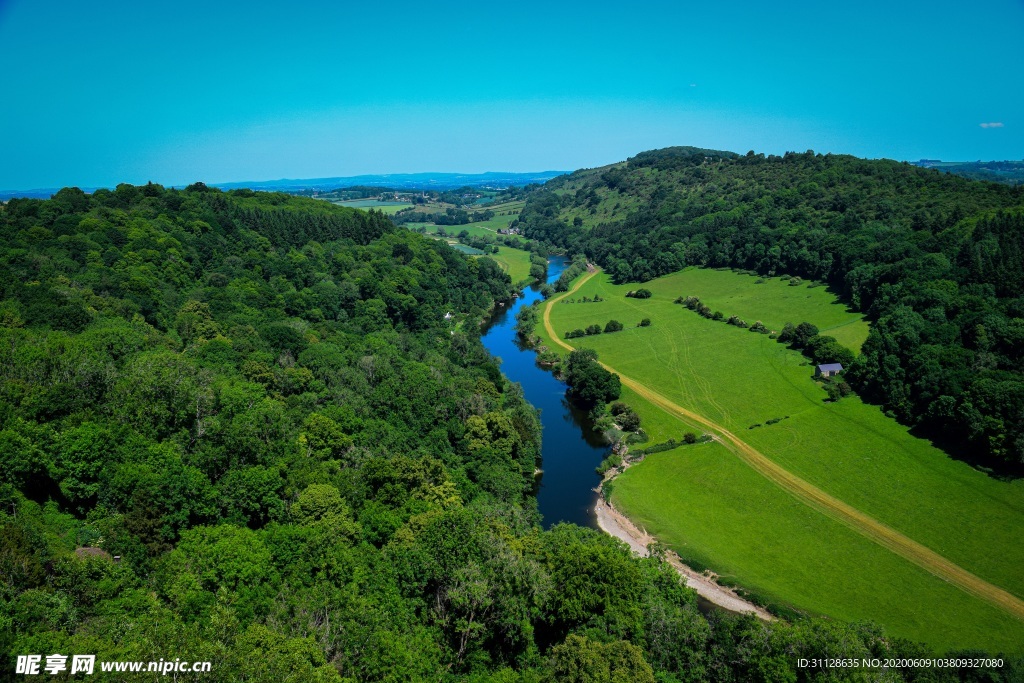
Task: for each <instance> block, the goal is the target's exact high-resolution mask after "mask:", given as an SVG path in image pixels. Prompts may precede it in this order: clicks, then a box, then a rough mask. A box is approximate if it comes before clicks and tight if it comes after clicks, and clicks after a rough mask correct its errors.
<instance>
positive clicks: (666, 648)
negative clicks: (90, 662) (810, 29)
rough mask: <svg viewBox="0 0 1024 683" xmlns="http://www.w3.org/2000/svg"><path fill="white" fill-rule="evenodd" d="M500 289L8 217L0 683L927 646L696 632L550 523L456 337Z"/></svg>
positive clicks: (659, 586) (292, 676)
mask: <svg viewBox="0 0 1024 683" xmlns="http://www.w3.org/2000/svg"><path fill="white" fill-rule="evenodd" d="M553 196H554V195H551V194H547V195H544V197H543V198H542V199H541V200H540V203H539V204H538V203H535V204H534V208H535V209H536V207H537V206H543V205H544V202H550V201H552V200H551V197H553ZM557 201H560V200H557ZM993 220H995V219H993ZM986 225H988V224H986ZM993 225H995V224H994V223H993ZM1000 225H1001V224H1000ZM991 229H992V230H996V228H991ZM994 234H995V233H994ZM552 237H553V238H554V236H552ZM602 257H603V255H602ZM511 293H512V288H511V282H510V281H509V278H508V276H507V275H505V274H504V273H502V272H501V270H500V269H499V268H498V266H497V265H496V264H495V263H494V262H493V261H491V260H489V259H475V260H474V259H468V258H466V257H464V256H463V255H461V254H459V253H458V252H456V251H454V250H453V249H451V248H450V247H448V245H446V244H444V243H443V242H441V241H437V240H431V239H427V238H424V237H422V236H420V235H417V234H414V233H412V232H410V231H406V230H400V229H396V228H395V227H394V226H393V225H392V223H391V222H390V221H389V220H388V219H387V218H386V217H385V216H383V215H381V214H379V213H375V212H372V211H371V212H368V213H364V212H359V211H355V210H351V209H345V208H340V207H336V206H332V205H330V204H328V203H326V202H318V201H313V200H310V199H303V198H295V197H288V196H286V195H282V194H268V193H253V192H250V191H246V190H235V191H231V192H227V193H223V192H220V191H217V190H213V189H210V188H207V187H205V186H203V185H201V184H196V185H192V186H190V187H188V188H187V189H185V190H183V191H177V190H166V189H164V188H162V187H160V186H158V185H152V184H150V185H146V186H141V187H133V186H130V185H120V186H118V187H117V189H116V190H114V191H105V190H100V191H97V192H96V193H94V194H93V195H86V194H84V193H82V192H81V191H79V190H77V189H73V188H70V189H64V190H61V191H60V192H58V193H57V194H56V195H55V196H54V197H53V198H52V199H50V200H45V201H42V200H12V201H10V202H9V203H7V204H6V205H5V206H3V207H2V208H0V654H2V655H3V659H4V661H3V669H2V673H0V679H3V680H7V679H9V678H13V677H14V675H13V673H12V672H13V671H14V667H13V661H14V657H15V655H18V654H33V653H34V654H42V655H44V656H45V655H48V654H50V653H64V654H69V653H71V654H96V655H97V656H98V659H99V660H107V661H111V660H153V661H156V660H158V659H161V658H181V659H184V660H192V661H195V660H208V661H211V662H212V671H211V672H210V673H203V674H194V675H192V674H184V675H182V674H178V675H176V680H202V681H240V680H248V681H275V682H277V681H342V680H345V681H420V680H432V681H446V680H452V681H454V680H466V681H505V682H512V681H524V682H525V681H593V682H601V681H617V682H618V681H622V682H625V681H630V682H632V681H639V682H643V681H655V680H657V681H661V682H663V683H672V682H674V681H778V680H791V681H796V680H845V679H851V680H853V679H857V680H859V677H860V676H861V675H863V671H861V673H858V672H857V670H850V669H842V670H835V669H834V670H832V671H831V672H829V671H822V670H821V669H809V668H798V665H797V661H798V658H800V657H804V658H812V659H813V658H817V657H856V658H863V657H879V658H884V657H911V656H922V655H926V654H928V651H927V649H926V648H925V647H923V646H920V645H917V644H914V643H909V642H905V641H900V640H895V639H890V638H887V637H886V636H885V635H884V634H883V633H882V632H881V631H880V629H879V628H877V627H875V626H873V625H870V624H854V625H847V624H843V623H839V622H835V621H831V620H825V619H808V620H803V621H799V622H796V623H788V622H785V621H775V622H772V623H763V622H760V621H757V620H756V619H754V618H753V617H749V616H748V617H739V616H730V615H726V614H724V613H713V614H711V615H708V616H705V615H703V614H702V613H701V612H700V611H698V609H697V604H696V599H695V594H694V593H693V592H692V591H690V590H689V589H687V588H685V587H684V586H683V585H682V584H681V582H680V579H679V577H678V575H677V574H676V573H675V572H674V571H673V570H671V569H670V568H669V567H668V566H667V565H666V564H664V563H662V562H660V561H659V560H658V559H657V558H653V559H643V560H641V559H637V558H634V557H633V556H631V555H630V553H629V551H628V550H627V549H626V547H625V546H624V545H623V544H621V543H619V542H618V541H616V540H614V539H612V538H610V537H607V536H604V535H602V534H599V533H597V532H595V531H592V530H589V529H582V528H579V527H574V526H570V525H559V526H556V527H555V528H553V529H551V530H550V531H543V530H542V529H541V527H540V524H539V518H538V514H537V511H536V504H535V499H534V497H533V495H532V489H533V485H534V479H533V477H534V471H535V468H536V467H537V466H538V464H539V463H538V458H539V442H540V429H539V423H538V420H537V415H536V413H535V411H534V410H533V409H532V408H531V407H530V406H529V405H528V404H527V403H526V402H525V401H524V400H523V397H522V394H521V391H520V389H519V387H518V385H513V384H510V383H509V382H507V381H506V380H505V379H504V378H503V377H502V375H501V374H500V372H499V369H498V365H497V362H496V361H495V359H493V358H491V357H490V356H489V355H488V354H487V352H486V351H485V349H484V348H483V346H482V345H481V344H480V341H479V336H478V332H477V330H478V323H479V321H480V319H481V318H482V316H484V315H486V314H487V312H488V311H489V310H490V308H491V306H492V305H493V303H494V302H495V301H497V300H502V299H506V298H508V297H509V296H510V295H511ZM447 313H452V314H453V315H452V316H451V317H450V318H449V316H447V315H446V314H447ZM908 315H909V314H908ZM988 334H989V335H990V337H989V338H990V340H991V344H992V345H993V348H995V345H997V344H999V343H1001V337H999V333H998V332H997V331H996V330H995V329H993V330H992V331H991V332H989V333H988ZM993 353H995V352H993ZM1021 666H1022V664H1021V662H1020V661H1019V660H1013V659H1008V660H1007V661H1006V663H1005V666H1004V667H1003V668H1001V669H998V670H990V671H976V670H973V669H941V670H939V669H935V670H933V669H911V668H907V669H892V670H890V671H889V672H888V674H887V676H888V678H887V680H894V681H895V680H908V681H917V680H927V681H945V680H1016V678H1015V677H1018V676H1019V675H1020V671H1021ZM96 675H97V679H99V680H104V679H105V676H104V675H103V674H101V673H99V672H98V671H97V674H96ZM190 676H191V677H190ZM17 678H18V679H20V676H19V677H17ZM109 680H119V679H114V678H110V679H109ZM128 680H135V679H133V678H130V677H129V679H128Z"/></svg>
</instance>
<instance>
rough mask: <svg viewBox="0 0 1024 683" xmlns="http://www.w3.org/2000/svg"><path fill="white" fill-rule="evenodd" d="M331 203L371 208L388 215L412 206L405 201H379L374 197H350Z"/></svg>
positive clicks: (357, 207) (356, 207) (353, 207)
mask: <svg viewBox="0 0 1024 683" xmlns="http://www.w3.org/2000/svg"><path fill="white" fill-rule="evenodd" d="M333 203H334V204H337V205H338V206H347V207H349V208H352V209H363V210H369V209H373V210H374V211H382V212H384V213H385V214H387V215H388V216H393V215H395V214H396V213H398V212H399V211H401V210H402V209H408V208H409V207H410V206H412V204H408V203H405V202H380V201H377V200H376V199H350V200H345V201H337V202H333Z"/></svg>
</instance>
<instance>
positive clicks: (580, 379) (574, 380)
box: [565, 349, 621, 406]
mask: <svg viewBox="0 0 1024 683" xmlns="http://www.w3.org/2000/svg"><path fill="white" fill-rule="evenodd" d="M565 380H566V382H567V383H568V384H569V387H570V390H571V392H572V398H573V400H575V401H577V402H578V403H580V404H581V405H584V406H594V405H597V404H599V403H608V402H609V401H614V400H615V399H617V398H618V397H619V392H620V390H621V389H620V382H619V376H618V375H615V374H612V373H611V372H608V371H607V370H605V369H604V368H603V367H601V366H600V364H598V362H597V352H596V351H593V350H591V349H582V350H577V351H573V352H571V353H570V354H569V357H568V359H567V360H566V364H565Z"/></svg>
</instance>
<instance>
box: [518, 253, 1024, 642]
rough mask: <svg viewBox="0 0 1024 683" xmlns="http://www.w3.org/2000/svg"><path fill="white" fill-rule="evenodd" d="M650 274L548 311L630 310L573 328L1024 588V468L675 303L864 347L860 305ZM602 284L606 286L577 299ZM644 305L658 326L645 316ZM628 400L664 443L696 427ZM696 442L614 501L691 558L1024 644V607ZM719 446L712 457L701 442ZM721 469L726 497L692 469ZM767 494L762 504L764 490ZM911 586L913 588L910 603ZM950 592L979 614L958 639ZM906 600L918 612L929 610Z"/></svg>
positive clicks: (983, 638)
mask: <svg viewBox="0 0 1024 683" xmlns="http://www.w3.org/2000/svg"><path fill="white" fill-rule="evenodd" d="M643 286H644V287H646V288H647V289H650V290H651V291H652V292H653V297H652V298H650V299H632V298H626V297H625V296H624V295H625V293H626V292H627V291H628V290H630V289H636V288H638V287H639V285H636V284H632V285H628V286H615V285H612V284H611V283H610V281H609V279H608V277H607V276H605V275H603V274H602V275H599V276H597V277H594V278H592V279H591V280H590V281H588V282H587V283H586V284H585V285H584V286H583V287H582V288H581V289H580V290H578V291H577V292H574V293H573V294H572V295H570V296H569V297H568V300H572V299H575V300H576V303H554V304H552V305H551V306H552V312H551V320H552V324H553V327H554V329H555V331H556V332H557V333H558V334H560V335H563V334H564V332H565V331H567V330H573V329H577V328H585V327H587V326H588V325H591V324H594V323H597V324H600V325H602V326H604V324H605V323H606V322H607V321H608V320H611V319H615V320H619V321H620V322H622V323H623V324H624V325H625V328H626V329H624V330H623V331H621V332H617V333H613V334H601V335H595V336H591V337H584V338H580V339H574V340H572V341H571V342H570V343H571V344H573V345H574V346H582V347H588V348H593V349H595V350H596V351H597V352H598V353H599V355H600V357H601V360H602V361H604V362H606V363H608V364H609V365H610V366H612V367H614V368H615V369H616V370H618V371H619V372H621V373H622V374H624V375H627V376H629V377H632V378H633V379H635V380H638V381H640V382H641V383H643V384H645V385H647V386H649V387H650V388H652V389H654V390H655V391H658V392H659V393H661V394H663V395H664V396H666V397H668V398H669V399H670V400H672V401H675V402H676V403H678V404H679V405H682V406H684V407H686V408H689V409H690V410H693V411H695V412H697V413H699V414H701V415H704V416H705V417H707V418H709V419H711V420H713V421H715V422H717V423H718V424H721V425H722V426H724V427H725V428H727V429H729V430H731V431H732V432H733V433H735V434H737V436H739V437H740V438H742V439H743V440H745V441H746V442H747V443H749V444H750V445H751V446H753V447H754V448H756V449H758V450H759V451H761V452H762V453H763V454H765V455H766V456H767V457H769V458H771V459H772V460H774V461H775V462H777V463H778V464H780V465H782V466H783V467H785V468H786V469H788V470H789V471H790V472H792V473H794V474H796V475H798V476H800V477H802V478H803V479H805V480H807V481H808V482H810V483H812V484H814V485H815V486H817V487H818V488H820V489H822V490H824V491H826V492H828V493H830V494H832V495H833V496H835V497H837V498H839V499H841V500H843V501H845V502H846V503H848V504H851V505H854V506H855V507H857V508H858V509H860V510H861V511H863V512H865V513H867V514H869V515H871V516H872V517H874V518H875V519H877V520H879V521H881V522H884V523H885V524H887V525H889V526H891V527H893V528H894V529H897V530H898V531H900V532H902V533H903V534H905V535H907V536H909V537H911V538H913V539H914V540H916V541H918V542H920V543H922V544H924V545H926V546H928V547H930V548H931V549H933V550H935V551H936V552H938V553H940V554H942V555H943V556H945V557H946V558H948V559H949V560H951V561H953V562H955V563H957V564H959V565H960V566H961V567H963V568H965V569H967V570H968V571H971V572H973V573H975V574H976V575H978V576H979V577H981V578H983V579H985V580H987V581H989V582H991V583H993V584H995V585H998V586H1000V587H1002V588H1004V589H1006V590H1009V591H1010V592H1012V593H1014V594H1016V595H1018V596H1022V595H1024V569H1022V568H1024V545H1022V544H1021V543H1020V539H1021V538H1024V514H1022V513H1024V482H1012V483H1006V482H1001V481H997V480H995V479H992V478H990V477H988V476H986V475H984V474H983V473H981V472H978V471H976V470H974V469H972V468H971V467H969V466H967V465H966V464H964V463H961V462H958V461H955V460H952V459H951V458H949V456H947V455H946V454H945V453H943V452H942V451H940V450H938V449H936V448H935V447H933V446H932V445H931V444H930V443H928V442H926V441H923V440H921V439H918V438H915V437H913V436H912V435H910V434H909V433H908V431H907V430H906V428H904V427H902V426H901V425H899V424H898V423H896V422H895V421H894V420H891V419H889V418H887V417H885V416H884V415H883V414H882V412H881V411H880V409H879V408H877V407H876V406H870V405H866V404H864V403H863V402H861V401H860V400H859V399H858V398H857V397H856V396H851V397H848V398H845V399H842V400H841V401H839V402H837V403H825V402H824V400H823V399H825V397H826V395H825V392H824V391H823V390H822V389H821V388H820V386H819V385H818V384H817V383H816V382H815V381H814V380H813V379H812V372H813V368H812V367H811V366H810V364H809V362H808V361H807V360H806V358H804V357H803V356H802V355H801V354H800V353H798V352H796V351H792V350H789V349H788V348H786V347H785V346H784V345H782V344H779V343H777V342H775V341H774V340H771V339H769V338H768V336H767V335H763V334H756V333H752V332H750V331H749V330H746V329H741V328H738V327H734V326H731V325H726V324H725V323H724V322H716V321H711V320H707V319H705V318H702V317H700V316H698V315H697V314H696V313H694V312H693V311H690V310H687V309H686V308H684V307H683V306H681V305H678V304H674V303H672V302H673V301H674V300H675V299H676V297H678V296H681V295H682V296H688V295H695V296H698V297H700V299H701V300H702V301H703V302H704V303H706V304H708V305H709V306H710V307H711V308H712V310H721V311H722V312H723V313H724V314H725V315H726V316H727V317H728V316H730V315H739V316H740V317H741V318H744V319H745V320H746V321H747V322H751V323H752V322H754V321H755V320H761V321H762V322H763V323H764V324H765V325H766V326H768V327H769V328H770V329H775V330H777V329H781V327H782V325H783V324H784V323H786V322H794V323H798V322H801V321H804V320H806V321H808V322H811V323H814V324H815V325H817V326H818V327H819V328H820V329H821V330H822V333H823V334H831V335H833V336H835V337H836V338H837V339H839V340H840V341H841V343H844V344H846V345H848V346H849V347H850V348H852V349H859V348H860V345H861V344H862V343H863V341H864V339H865V338H866V336H867V331H868V327H867V324H866V323H865V322H864V321H863V319H862V318H861V317H860V316H859V315H858V314H856V313H853V312H850V311H848V310H847V309H846V308H845V307H843V306H842V305H840V304H838V303H837V302H836V301H835V298H834V297H833V296H832V295H831V294H830V293H829V292H828V291H827V290H825V289H824V288H822V287H813V286H808V284H806V283H805V284H801V285H798V286H790V285H789V283H788V281H785V280H782V279H780V278H774V279H767V280H762V279H761V278H757V277H753V276H749V275H744V274H739V273H734V272H730V271H716V270H703V269H688V270H685V271H682V272H679V273H675V274H673V275H669V276H666V277H663V278H659V279H657V280H654V281H651V282H648V283H645V284H644V285H643ZM595 294H600V296H601V297H602V298H604V299H605V301H602V302H597V303H594V302H586V303H583V302H580V300H581V299H582V297H583V296H587V297H590V298H592V297H593V296H594V295H595ZM642 318H650V319H651V321H652V325H651V326H650V327H643V328H641V327H637V323H638V322H639V321H640V320H641V319H642ZM538 331H539V332H540V333H541V334H543V330H542V329H538ZM549 346H552V345H550V344H549ZM624 400H626V401H627V402H628V403H630V404H631V405H633V406H634V408H635V409H636V410H637V412H638V413H639V414H640V415H641V417H642V418H643V420H644V428H645V430H646V431H647V432H648V434H649V435H650V437H651V443H657V442H659V441H664V440H665V439H667V438H669V437H676V438H678V437H679V436H680V435H681V434H682V433H683V432H685V431H688V430H689V429H690V428H689V427H687V426H686V425H684V424H682V423H681V422H679V421H678V420H677V419H676V418H673V417H671V416H668V415H666V414H665V413H664V412H662V411H661V410H659V409H657V408H655V407H653V406H651V405H649V404H647V403H646V402H645V401H643V400H642V399H640V398H639V397H637V396H635V395H631V394H630V393H629V392H628V391H627V392H626V394H625V395H624ZM778 418H783V419H781V421H779V422H778V423H776V424H772V425H767V424H766V422H767V421H768V420H774V419H778ZM755 425H760V426H755ZM700 448H703V449H704V450H700ZM700 448H697V447H682V448H679V449H676V450H674V451H669V452H667V453H664V454H659V455H658V456H652V457H651V458H648V459H647V460H645V461H644V462H643V463H641V464H639V465H637V466H635V467H633V468H631V469H630V470H628V471H627V472H626V473H625V474H624V475H622V476H621V477H620V478H619V479H617V480H616V481H615V483H614V488H613V496H612V497H613V501H614V502H616V503H617V504H618V505H620V506H621V507H622V508H623V509H624V511H626V512H627V514H630V515H631V516H633V517H635V518H636V519H637V520H638V521H640V522H641V523H642V524H644V525H645V526H646V527H647V528H648V529H649V530H650V531H651V532H653V533H654V534H655V535H657V536H658V537H659V538H662V539H663V540H665V541H666V542H667V543H668V544H669V545H670V546H672V547H674V548H676V549H677V550H678V551H679V552H680V554H681V555H683V556H684V557H691V558H695V559H698V560H699V561H700V562H702V563H704V564H706V565H708V566H710V567H712V568H714V569H717V570H720V571H724V572H726V573H727V574H729V575H731V576H734V577H735V578H736V579H737V580H738V582H739V583H740V584H741V585H744V586H749V587H750V588H752V589H754V590H755V591H757V592H759V593H762V594H764V595H767V596H770V597H771V598H773V599H776V600H779V601H782V602H786V603H789V604H792V605H794V606H797V607H800V608H803V609H807V610H810V611H812V612H821V613H825V614H830V615H834V616H837V617H843V618H872V619H875V620H877V621H879V622H880V623H883V624H885V625H886V626H887V627H888V628H889V629H890V630H891V632H893V633H895V634H898V635H905V636H908V637H915V638H922V639H924V640H927V641H928V642H931V643H934V644H936V645H941V646H945V645H950V644H954V643H956V644H961V645H962V644H966V643H967V642H968V641H969V642H970V643H972V644H975V645H978V646H988V647H993V645H992V644H993V643H995V642H1002V643H1007V642H1009V641H1008V640H1007V638H1008V637H1010V638H1011V639H1015V642H1017V643H1021V642H1024V623H1021V622H1019V621H1016V620H1014V619H1013V618H1012V617H1009V616H1006V617H1005V619H1003V618H999V619H997V618H995V617H994V616H993V615H992V614H990V612H991V613H994V612H993V611H994V610H995V608H992V607H989V606H988V605H987V603H982V602H981V601H980V600H978V599H976V598H973V597H971V596H969V595H967V594H966V593H962V592H960V591H958V590H956V589H953V588H951V587H949V586H948V585H946V584H943V583H942V582H941V581H939V580H938V579H935V578H933V577H931V576H930V575H928V574H926V573H925V572H923V571H922V570H920V569H918V568H917V567H915V566H913V565H911V564H909V563H907V562H906V561H904V560H902V559H900V558H899V557H896V556H895V555H892V554H891V553H889V552H888V551H886V550H883V549H881V548H880V547H877V546H874V545H873V544H871V543H870V542H869V541H867V540H865V539H862V538H860V537H859V536H856V535H855V534H854V533H853V532H851V531H849V530H847V529H846V528H845V527H842V526H841V525H839V524H838V523H836V522H833V521H831V520H829V519H827V518H825V517H824V516H822V515H820V514H819V513H817V512H815V511H813V510H811V509H809V508H807V507H806V506H804V505H803V504H802V503H800V502H798V501H796V500H795V499H793V498H791V497H789V495H788V494H786V493H784V492H783V491H781V490H780V489H777V488H775V487H774V485H773V484H771V483H770V482H768V481H767V480H765V479H763V478H761V477H760V475H758V474H757V473H756V472H754V471H753V470H750V469H749V468H747V467H746V465H744V464H743V463H742V462H740V461H739V460H738V459H736V458H735V457H734V456H730V455H729V453H728V451H726V450H725V449H724V448H723V447H721V446H719V445H717V444H716V445H712V446H708V447H700ZM719 451H720V454H721V455H720V457H714V458H712V457H710V456H704V455H701V456H700V457H697V456H695V455H694V454H695V453H701V454H703V453H714V452H719ZM719 470H720V472H719ZM712 471H714V472H716V473H715V475H714V476H716V477H718V476H721V477H723V478H722V479H721V485H720V486H716V487H714V489H713V490H714V494H713V495H712V494H711V493H710V489H709V488H708V487H707V486H703V487H702V485H700V484H698V483H697V482H700V481H704V480H706V479H707V478H708V477H710V476H711V474H712ZM726 484H728V485H726ZM758 500H761V501H765V502H764V504H763V505H753V506H751V501H758ZM729 510H731V511H733V512H730V513H728V514H727V512H728V511H729ZM739 511H746V512H744V513H743V514H740V513H739ZM737 515H739V516H737ZM730 520H731V521H730ZM727 522H728V525H727V527H723V525H725V524H726V523H727ZM855 536H856V538H855V539H854V537H855ZM851 539H852V540H851ZM854 540H855V541H856V542H854ZM755 548H761V550H757V551H755V550H754V549H755ZM787 548H790V549H792V550H793V552H788V551H787V550H786V549H787ZM812 550H813V552H812ZM897 568H898V570H897ZM811 575H813V576H815V577H818V578H817V579H816V580H815V581H816V582H815V583H814V584H813V585H814V586H816V588H815V589H814V590H811V589H806V590H805V589H802V588H800V586H803V585H809V584H808V583H807V582H808V581H809V579H808V578H807V577H808V576H811ZM794 577H803V578H794ZM851 582H855V583H856V582H860V583H856V586H859V588H856V586H854V584H853V583H851ZM864 582H867V583H864ZM883 584H884V585H883ZM940 584H941V585H940ZM868 586H870V587H871V588H872V590H867V588H866V587H868ZM855 588H856V589H855ZM949 591H953V593H949ZM901 595H906V596H908V597H907V598H906V599H905V600H903V601H902V602H901V601H900V599H899V596H901ZM950 595H955V598H956V599H955V600H954V601H953V602H952V603H951V602H950V600H951V598H950ZM911 596H916V597H911ZM954 603H955V604H956V607H955V610H956V613H957V614H959V615H960V618H961V619H964V618H966V621H960V623H961V625H962V627H963V628H964V629H968V630H969V629H974V636H971V637H970V638H968V639H966V640H965V638H967V636H966V631H965V635H964V638H955V639H954V638H953V634H951V633H949V632H948V631H947V628H952V625H951V623H952V622H950V623H946V625H945V626H943V625H942V624H943V623H945V622H943V618H942V617H941V616H940V615H939V614H938V612H940V611H942V610H947V611H948V610H950V609H953V607H952V605H953V604H954ZM915 606H916V607H915ZM907 610H910V611H913V610H917V612H919V614H918V617H919V618H917V619H916V620H915V619H914V618H911V616H912V615H911V614H910V612H908V611H907ZM983 614H988V616H983ZM1000 614H1001V613H1000ZM856 615H860V616H856ZM1007 620H1008V621H1007ZM964 624H970V625H969V626H963V625H964ZM1007 634H1009V636H1008V635H1007ZM1017 649H1020V648H1019V646H1018V648H1017Z"/></svg>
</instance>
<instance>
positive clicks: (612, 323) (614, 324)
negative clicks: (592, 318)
mask: <svg viewBox="0 0 1024 683" xmlns="http://www.w3.org/2000/svg"><path fill="white" fill-rule="evenodd" d="M594 327H597V326H596V325H594ZM588 329H589V328H588ZM600 329H601V328H600V327H598V330H600ZM621 329H622V323H620V322H619V321H618V320H609V321H608V324H607V325H605V326H604V331H605V332H618V331H619V330H621Z"/></svg>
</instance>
